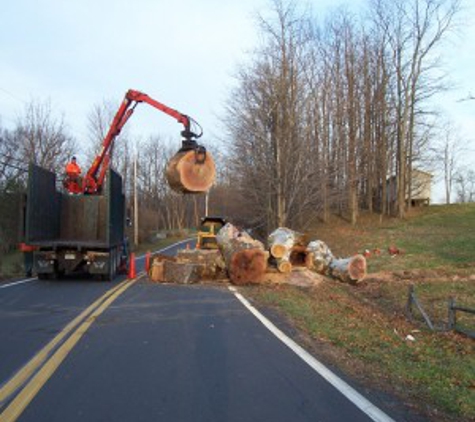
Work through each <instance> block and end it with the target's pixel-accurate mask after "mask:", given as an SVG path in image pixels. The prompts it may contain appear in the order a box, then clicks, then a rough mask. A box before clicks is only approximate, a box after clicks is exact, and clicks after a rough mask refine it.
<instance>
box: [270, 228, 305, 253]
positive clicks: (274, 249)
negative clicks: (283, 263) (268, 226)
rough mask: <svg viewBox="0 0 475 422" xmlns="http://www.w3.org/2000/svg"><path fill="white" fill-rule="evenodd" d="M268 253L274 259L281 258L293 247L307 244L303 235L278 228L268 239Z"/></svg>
mask: <svg viewBox="0 0 475 422" xmlns="http://www.w3.org/2000/svg"><path fill="white" fill-rule="evenodd" d="M268 244H269V251H270V254H271V255H272V256H273V257H274V258H283V257H284V256H285V255H286V254H287V253H288V251H289V250H291V249H292V248H293V247H294V246H297V245H298V246H305V245H306V244H307V242H306V239H305V235H303V234H302V233H298V232H295V231H293V230H291V229H288V228H287V227H279V228H278V229H276V230H274V231H273V232H272V233H271V234H270V235H269V238H268Z"/></svg>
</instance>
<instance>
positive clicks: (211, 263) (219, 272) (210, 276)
mask: <svg viewBox="0 0 475 422" xmlns="http://www.w3.org/2000/svg"><path fill="white" fill-rule="evenodd" d="M177 260H178V262H182V263H188V264H199V265H202V266H203V273H202V277H203V279H204V280H216V279H218V278H219V279H223V278H225V268H226V267H225V263H224V259H223V256H222V255H221V252H220V251H218V250H204V249H182V250H179V251H178V254H177Z"/></svg>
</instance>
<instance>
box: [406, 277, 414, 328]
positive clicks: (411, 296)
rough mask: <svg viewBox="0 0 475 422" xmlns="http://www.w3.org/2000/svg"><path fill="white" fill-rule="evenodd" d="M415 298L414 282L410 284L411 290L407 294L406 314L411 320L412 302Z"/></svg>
mask: <svg viewBox="0 0 475 422" xmlns="http://www.w3.org/2000/svg"><path fill="white" fill-rule="evenodd" d="M413 300H414V284H410V285H409V291H408V294H407V303H406V314H407V316H408V317H409V319H410V320H412V302H413Z"/></svg>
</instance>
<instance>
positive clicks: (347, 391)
mask: <svg viewBox="0 0 475 422" xmlns="http://www.w3.org/2000/svg"><path fill="white" fill-rule="evenodd" d="M228 288H229V290H230V291H231V292H233V293H234V296H236V298H237V299H238V300H239V301H240V302H241V303H242V304H243V305H244V306H245V307H246V308H247V309H248V310H249V311H250V312H251V313H252V314H253V315H254V316H255V317H256V318H257V319H258V320H259V321H260V322H261V323H262V324H263V325H264V326H265V327H266V328H267V329H268V330H269V331H270V332H271V333H272V334H274V335H275V336H276V337H277V338H278V339H279V340H280V341H281V342H282V343H284V344H285V345H286V346H287V347H289V348H290V349H291V350H292V351H293V352H294V353H295V354H297V356H299V357H300V358H301V359H302V360H303V361H304V362H305V363H307V364H308V365H309V366H310V367H311V368H312V369H313V370H315V371H316V372H317V373H318V374H319V375H320V376H322V377H323V378H324V379H325V380H327V381H328V382H329V383H330V384H331V385H332V386H333V387H335V388H336V389H337V390H338V391H339V392H340V393H341V394H343V395H344V396H345V397H346V398H347V399H348V400H350V401H351V402H352V403H353V404H354V405H355V406H356V407H358V408H359V409H361V410H362V411H363V412H364V413H366V414H367V415H368V416H369V417H370V418H371V419H372V420H373V421H377V422H395V421H394V419H392V418H390V417H389V416H388V415H386V413H384V412H383V411H382V410H381V409H379V408H378V407H376V406H375V405H374V404H372V403H371V402H370V401H369V400H368V399H366V398H365V397H363V396H362V395H361V394H360V393H358V391H356V390H355V389H354V388H353V387H351V386H350V385H348V384H347V383H346V382H345V381H343V380H342V379H341V378H340V377H338V376H337V375H335V374H334V373H333V372H332V371H330V370H329V369H328V368H327V367H326V366H325V365H323V364H322V363H321V362H320V361H318V360H317V359H315V358H314V357H313V356H312V355H311V354H310V353H308V352H307V351H306V350H305V349H303V348H302V347H301V346H299V345H298V344H297V343H296V342H295V341H293V340H292V339H291V338H289V337H287V336H286V335H285V334H284V333H283V332H282V331H281V330H279V329H278V328H277V327H276V326H275V325H274V324H272V322H270V321H269V320H268V319H267V318H266V317H265V316H264V315H262V314H261V313H260V312H259V311H258V310H257V309H256V308H255V307H254V306H252V305H251V304H250V303H249V301H248V300H247V299H246V298H245V297H244V296H243V295H241V294H240V293H239V292H238V291H237V289H236V288H235V287H232V286H229V287H228Z"/></svg>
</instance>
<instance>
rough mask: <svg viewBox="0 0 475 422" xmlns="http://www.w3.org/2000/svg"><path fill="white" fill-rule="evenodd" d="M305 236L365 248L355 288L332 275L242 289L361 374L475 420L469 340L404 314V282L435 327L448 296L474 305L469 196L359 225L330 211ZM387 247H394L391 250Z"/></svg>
mask: <svg viewBox="0 0 475 422" xmlns="http://www.w3.org/2000/svg"><path fill="white" fill-rule="evenodd" d="M311 238H312V239H321V240H324V241H325V242H326V243H327V244H328V245H329V246H330V248H331V249H332V251H333V253H334V254H335V255H340V256H349V255H352V254H354V253H357V252H362V251H364V250H366V249H367V250H369V251H372V254H371V256H369V257H368V268H369V273H370V274H369V275H368V277H367V279H366V280H365V281H364V282H363V283H361V285H358V286H356V287H353V286H349V285H345V284H341V283H338V282H335V281H331V280H329V281H328V282H325V283H322V284H321V285H319V286H317V287H315V288H312V289H301V288H294V287H290V286H288V287H279V288H275V287H251V288H248V289H247V292H246V294H248V295H249V296H251V297H252V298H253V299H254V300H255V301H256V302H257V303H259V304H260V305H261V306H264V307H270V308H274V309H275V310H276V311H277V312H279V313H280V314H281V315H282V316H283V317H285V318H286V319H287V320H288V321H289V322H290V323H291V324H292V325H293V326H294V327H296V328H297V331H298V332H299V333H300V338H299V341H301V342H303V343H304V344H305V346H306V347H307V348H309V349H311V350H312V351H313V352H314V353H315V354H316V355H317V356H320V357H321V358H322V359H323V360H324V361H326V362H328V363H331V364H335V365H337V366H339V367H340V368H341V369H342V370H344V371H345V372H347V373H349V374H351V375H353V377H354V378H355V379H357V380H359V381H360V382H363V383H367V384H368V385H371V386H372V387H373V388H376V389H377V390H383V391H384V390H386V391H388V392H391V393H394V394H396V395H398V396H399V397H400V398H401V400H403V401H404V402H406V403H407V404H408V406H409V407H411V408H413V409H417V410H418V411H419V412H421V413H423V414H426V415H429V417H430V419H433V420H442V421H444V420H446V421H449V420H459V421H462V420H463V421H465V420H475V381H474V380H475V340H472V339H470V338H468V337H465V336H463V335H460V334H457V333H453V332H442V333H441V332H438V333H434V332H431V331H430V330H429V329H428V328H427V327H426V326H425V325H424V324H423V322H422V318H420V317H419V315H418V314H417V313H416V315H415V319H414V320H413V321H409V320H408V319H407V317H406V315H405V306H406V302H407V294H408V288H409V285H411V284H413V285H414V286H415V291H416V294H417V296H418V298H419V300H420V301H421V302H422V304H423V306H424V308H425V310H426V311H427V312H428V313H429V315H430V317H431V319H432V320H433V322H434V323H435V324H436V325H437V326H440V327H443V326H444V324H446V323H447V303H448V299H449V297H454V298H455V299H456V301H457V303H459V304H462V305H465V306H468V307H471V308H475V204H470V205H451V206H432V207H428V208H424V209H419V210H416V211H415V212H413V213H412V214H411V215H410V216H409V217H408V218H407V219H406V220H404V221H398V220H385V221H383V222H382V223H381V222H380V221H379V219H378V218H377V217H374V216H362V217H361V220H360V224H358V225H357V226H356V227H351V226H350V225H349V224H348V223H347V222H345V221H339V220H335V221H332V222H331V224H329V225H322V226H319V227H315V229H314V230H313V231H312V233H311ZM389 246H393V247H395V248H398V249H399V250H400V252H401V253H399V254H397V255H391V254H389V253H388V247H389ZM374 250H379V251H380V254H377V253H374ZM458 315H459V314H458ZM458 325H459V326H463V327H464V328H467V329H472V330H473V331H475V316H473V315H463V314H460V316H458ZM408 336H412V338H414V340H411V337H408Z"/></svg>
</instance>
